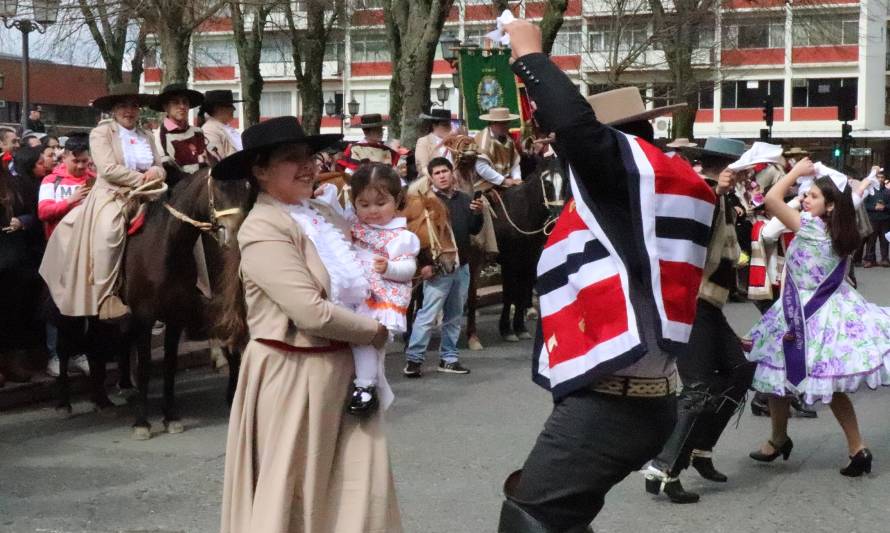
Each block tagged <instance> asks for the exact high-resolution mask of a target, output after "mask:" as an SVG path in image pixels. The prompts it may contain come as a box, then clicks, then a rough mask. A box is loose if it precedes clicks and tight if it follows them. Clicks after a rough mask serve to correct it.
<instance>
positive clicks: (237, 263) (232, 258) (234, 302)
mask: <svg viewBox="0 0 890 533" xmlns="http://www.w3.org/2000/svg"><path fill="white" fill-rule="evenodd" d="M240 267H241V251H240V250H239V249H238V246H237V245H236V246H232V247H229V248H228V249H226V250H225V252H224V253H223V273H222V280H221V281H222V282H221V283H220V284H219V296H218V297H217V298H215V299H214V301H213V306H214V307H215V309H214V311H215V312H214V313H213V315H214V316H216V317H218V318H217V320H216V322H215V324H214V325H213V326H212V332H211V333H212V335H213V337H216V338H218V339H220V340H221V341H222V342H223V343H224V344H225V345H226V346H227V347H228V348H229V349H231V350H239V351H243V350H244V347H245V346H246V345H247V341H248V340H249V339H250V335H249V332H248V329H247V301H246V300H245V299H244V286H243V284H242V283H241V272H240Z"/></svg>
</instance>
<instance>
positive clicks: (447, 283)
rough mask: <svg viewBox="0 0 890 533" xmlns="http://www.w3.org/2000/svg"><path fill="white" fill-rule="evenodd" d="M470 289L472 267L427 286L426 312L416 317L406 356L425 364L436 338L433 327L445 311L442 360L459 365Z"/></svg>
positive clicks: (426, 283) (455, 272)
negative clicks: (424, 360) (426, 356)
mask: <svg viewBox="0 0 890 533" xmlns="http://www.w3.org/2000/svg"><path fill="white" fill-rule="evenodd" d="M469 287H470V267H469V266H468V265H463V266H462V267H460V268H458V269H457V270H455V271H454V272H452V273H451V274H439V275H437V276H435V277H433V278H431V279H428V280H426V281H424V282H423V308H421V309H420V311H418V312H417V315H416V316H415V317H414V327H413V329H412V330H411V339H410V340H409V341H408V349H407V350H405V356H406V357H407V358H408V360H409V361H413V362H415V363H422V362H423V359H424V355H425V354H426V349H427V347H428V346H429V344H430V337H431V336H432V334H433V331H432V329H433V325H434V323H435V321H436V316H437V315H438V314H439V311H442V315H443V316H442V341H441V343H440V344H439V357H440V358H441V359H442V361H445V363H455V362H457V338H458V337H459V336H460V323H461V319H462V318H463V314H464V305H465V304H466V302H467V290H468V289H469Z"/></svg>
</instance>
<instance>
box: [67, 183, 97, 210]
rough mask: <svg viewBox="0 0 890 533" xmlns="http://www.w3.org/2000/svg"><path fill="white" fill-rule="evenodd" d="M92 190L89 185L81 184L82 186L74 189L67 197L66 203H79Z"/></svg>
mask: <svg viewBox="0 0 890 533" xmlns="http://www.w3.org/2000/svg"><path fill="white" fill-rule="evenodd" d="M92 190H93V188H92V187H90V186H87V185H83V186H81V187H78V188H77V190H76V191H74V194H72V195H71V196H70V197H69V198H68V205H77V204H79V203H80V202H82V201H83V199H84V198H86V197H87V195H88V194H90V191H92Z"/></svg>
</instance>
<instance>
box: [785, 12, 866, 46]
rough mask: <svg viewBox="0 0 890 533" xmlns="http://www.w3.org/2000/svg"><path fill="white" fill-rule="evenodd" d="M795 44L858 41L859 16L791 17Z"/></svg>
mask: <svg viewBox="0 0 890 533" xmlns="http://www.w3.org/2000/svg"><path fill="white" fill-rule="evenodd" d="M792 27H793V29H794V31H793V36H794V45H795V46H832V45H842V44H858V43H859V17H858V16H857V15H855V14H849V15H841V16H839V17H837V18H832V17H825V16H819V17H814V16H800V17H794V19H793V26H792Z"/></svg>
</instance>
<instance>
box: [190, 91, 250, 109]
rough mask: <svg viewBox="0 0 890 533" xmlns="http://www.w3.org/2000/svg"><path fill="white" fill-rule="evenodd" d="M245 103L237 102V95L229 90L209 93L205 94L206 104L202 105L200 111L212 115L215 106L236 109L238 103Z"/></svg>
mask: <svg viewBox="0 0 890 533" xmlns="http://www.w3.org/2000/svg"><path fill="white" fill-rule="evenodd" d="M243 101H244V100H235V94H234V93H233V92H232V91H230V90H228V89H223V90H216V91H207V92H206V93H204V102H203V103H202V104H201V109H200V111H201V112H202V113H212V112H213V108H214V107H215V106H231V107H235V104H236V103H238V102H243Z"/></svg>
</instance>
